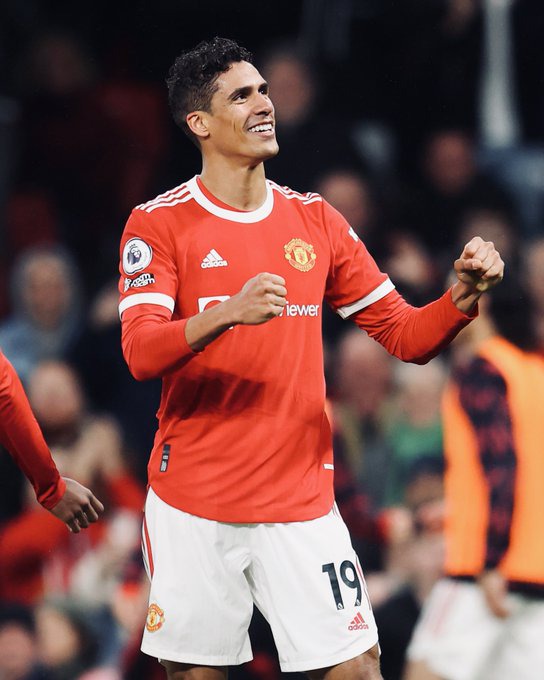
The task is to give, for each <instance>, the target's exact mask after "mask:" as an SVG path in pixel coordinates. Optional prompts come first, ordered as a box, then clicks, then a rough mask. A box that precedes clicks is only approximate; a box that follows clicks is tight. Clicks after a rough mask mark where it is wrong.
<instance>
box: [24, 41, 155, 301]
mask: <svg viewBox="0 0 544 680" xmlns="http://www.w3.org/2000/svg"><path fill="white" fill-rule="evenodd" d="M97 71H98V69H97V62H96V59H95V58H94V57H93V56H92V54H91V52H90V50H89V48H88V46H87V45H85V43H84V41H83V40H82V37H81V35H78V34H75V33H70V32H68V31H66V30H58V29H54V28H49V29H46V30H44V31H42V33H41V34H39V35H37V36H36V37H35V39H34V41H33V42H31V43H30V44H29V46H28V48H27V51H26V53H25V54H24V55H23V59H22V60H21V65H20V73H19V84H20V87H21V91H22V117H21V123H20V128H21V129H20V134H19V137H20V140H21V153H20V156H21V158H20V164H19V165H20V167H19V173H18V176H17V178H16V186H15V192H16V193H15V195H16V196H17V194H19V193H21V194H22V195H26V194H27V193H28V192H29V191H36V190H38V191H41V190H45V191H46V193H47V194H48V196H49V200H50V201H51V203H52V205H53V206H55V208H56V210H57V211H58V214H59V229H60V230H61V237H62V241H63V243H65V244H66V245H68V246H69V247H70V248H71V249H72V250H73V252H74V253H76V254H77V259H78V262H79V265H80V266H81V267H82V269H83V274H84V276H83V282H84V285H85V287H86V289H87V291H88V292H94V291H95V290H96V289H97V288H98V287H99V286H100V285H101V284H103V283H104V277H106V276H108V273H107V272H108V271H109V272H111V270H112V269H113V268H114V267H115V262H116V259H117V240H118V236H117V230H118V227H119V225H120V224H121V222H122V220H123V216H124V215H126V214H127V212H129V211H130V210H131V209H132V207H134V205H135V204H136V203H138V202H140V201H141V200H142V199H143V198H145V196H146V195H147V194H149V192H151V191H152V190H153V186H154V182H155V179H156V176H157V173H158V172H159V168H160V164H161V161H163V160H164V158H165V151H166V146H167V130H168V127H167V121H168V116H167V112H166V110H165V104H164V100H163V97H162V96H161V95H160V94H157V87H156V86H155V85H153V84H149V83H145V82H137V81H134V80H133V79H126V78H125V79H114V78H112V77H111V75H110V73H107V74H105V77H104V78H102V79H101V78H99V75H98V72H97Z"/></svg>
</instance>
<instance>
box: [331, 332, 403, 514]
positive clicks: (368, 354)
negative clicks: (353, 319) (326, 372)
mask: <svg viewBox="0 0 544 680" xmlns="http://www.w3.org/2000/svg"><path fill="white" fill-rule="evenodd" d="M393 362H394V360H393V359H392V358H391V356H390V355H389V354H388V353H387V352H386V351H385V350H384V349H383V347H381V345H379V344H378V343H377V342H375V341H374V340H372V339H371V338H369V337H368V336H367V335H366V334H364V333H361V331H360V330H359V329H350V330H349V331H348V332H347V333H346V334H345V335H344V337H343V338H342V339H341V341H340V342H339V345H338V348H337V352H336V354H335V356H334V365H333V367H332V372H333V383H334V387H333V392H332V393H333V409H334V410H333V418H334V424H335V430H336V433H337V437H336V438H335V447H336V449H335V450H337V451H338V455H341V456H342V457H343V459H344V461H345V462H346V464H347V465H348V466H349V468H350V470H351V471H352V474H353V475H354V476H355V479H356V480H357V483H358V484H359V485H360V487H361V488H362V490H363V491H364V492H365V493H366V494H368V496H369V498H370V499H371V505H370V507H371V508H372V509H373V510H374V511H377V510H379V509H380V508H382V507H383V504H384V501H385V490H386V483H387V475H388V473H389V466H390V462H391V450H390V448H389V445H388V444H387V441H386V438H385V429H384V428H385V412H386V409H387V402H388V399H389V398H390V396H391V388H392V385H393Z"/></svg>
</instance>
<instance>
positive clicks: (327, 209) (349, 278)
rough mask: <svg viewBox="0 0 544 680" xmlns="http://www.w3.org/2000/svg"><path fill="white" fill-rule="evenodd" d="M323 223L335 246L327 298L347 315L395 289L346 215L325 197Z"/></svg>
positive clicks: (326, 293) (327, 285) (345, 316)
mask: <svg viewBox="0 0 544 680" xmlns="http://www.w3.org/2000/svg"><path fill="white" fill-rule="evenodd" d="M323 223H324V225H325V228H326V229H327V234H328V237H329V242H330V247H331V263H330V267H329V273H328V277H327V284H326V289H325V299H326V300H327V302H328V303H329V304H330V305H331V307H332V308H333V309H334V310H335V311H336V312H337V314H339V315H340V316H341V317H342V318H343V319H345V318H347V317H349V316H351V315H352V314H355V313H356V312H358V311H360V310H361V309H364V308H365V307H368V306H369V305H371V304H373V303H374V302H376V300H380V299H381V298H383V297H384V296H385V295H387V293H389V292H390V291H392V290H393V289H394V285H393V284H392V282H391V280H390V279H389V277H388V276H387V274H384V273H383V272H381V271H380V269H379V267H378V265H377V264H376V262H375V260H374V258H373V257H372V256H371V255H370V253H369V252H368V250H367V249H366V247H365V245H364V243H363V242H362V241H361V240H360V239H359V237H358V236H357V234H356V233H355V231H354V230H353V229H352V228H351V227H350V225H349V224H348V223H347V222H346V220H345V219H344V217H343V216H342V215H341V214H340V213H339V212H338V211H337V210H335V209H334V208H333V207H332V206H331V205H329V204H328V203H327V202H326V201H323Z"/></svg>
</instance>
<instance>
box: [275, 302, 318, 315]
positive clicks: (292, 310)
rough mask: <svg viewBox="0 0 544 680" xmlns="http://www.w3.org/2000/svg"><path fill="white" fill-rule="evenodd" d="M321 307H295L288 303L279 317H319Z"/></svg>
mask: <svg viewBox="0 0 544 680" xmlns="http://www.w3.org/2000/svg"><path fill="white" fill-rule="evenodd" d="M320 306H321V305H295V304H291V303H290V302H288V303H287V304H286V305H285V307H284V308H283V309H282V311H281V313H280V314H279V316H319V308H320Z"/></svg>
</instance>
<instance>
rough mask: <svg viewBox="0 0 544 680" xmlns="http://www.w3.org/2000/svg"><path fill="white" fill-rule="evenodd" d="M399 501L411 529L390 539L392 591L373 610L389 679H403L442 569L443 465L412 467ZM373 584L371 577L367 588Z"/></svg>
mask: <svg viewBox="0 0 544 680" xmlns="http://www.w3.org/2000/svg"><path fill="white" fill-rule="evenodd" d="M403 502H404V504H405V507H406V512H407V513H408V516H409V519H410V526H409V530H407V531H406V533H405V534H404V535H403V536H401V537H400V538H399V539H398V540H396V541H392V542H390V555H389V560H388V571H387V572H386V577H387V578H388V579H389V588H390V589H391V592H390V593H389V595H388V596H387V597H385V599H383V601H382V602H380V603H379V604H378V605H377V606H376V607H375V610H374V614H375V616H376V620H377V622H378V626H379V630H380V647H381V650H382V656H381V671H382V674H383V676H384V678H386V679H387V680H402V676H403V669H404V662H405V654H406V649H407V647H408V644H409V642H410V638H411V636H412V632H413V629H414V627H415V625H416V623H417V619H418V617H419V614H420V611H421V607H422V606H423V603H424V602H425V600H426V599H427V597H428V595H429V593H430V592H431V589H432V587H433V586H434V584H435V583H436V582H437V580H438V578H439V577H440V575H441V572H442V565H443V561H444V536H443V513H444V503H443V470H442V468H441V467H440V466H438V467H437V466H435V467H433V465H429V463H428V462H427V461H424V462H420V463H417V464H415V465H413V466H412V469H411V471H410V474H409V477H408V478H407V480H406V487H405V498H404V499H403ZM373 587H375V583H373V582H372V580H371V581H370V583H369V588H371V589H372V588H373Z"/></svg>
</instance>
